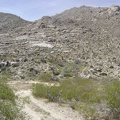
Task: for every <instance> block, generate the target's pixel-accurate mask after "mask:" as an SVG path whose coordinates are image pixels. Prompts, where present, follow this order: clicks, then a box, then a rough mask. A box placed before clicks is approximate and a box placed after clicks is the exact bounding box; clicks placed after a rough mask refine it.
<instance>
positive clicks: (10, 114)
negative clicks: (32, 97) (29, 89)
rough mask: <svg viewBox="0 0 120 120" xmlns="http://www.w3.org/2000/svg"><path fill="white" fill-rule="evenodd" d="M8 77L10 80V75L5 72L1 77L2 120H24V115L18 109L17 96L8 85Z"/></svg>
mask: <svg viewBox="0 0 120 120" xmlns="http://www.w3.org/2000/svg"><path fill="white" fill-rule="evenodd" d="M7 77H8V78H10V74H6V75H5V72H4V73H2V74H1V77H0V120H15V119H16V118H19V120H23V118H24V117H23V115H22V114H21V113H20V110H19V109H18V108H17V107H16V103H15V98H16V96H15V95H14V93H13V91H12V89H10V88H9V87H8V86H7V84H6V82H7Z"/></svg>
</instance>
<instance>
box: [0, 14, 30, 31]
mask: <svg viewBox="0 0 120 120" xmlns="http://www.w3.org/2000/svg"><path fill="white" fill-rule="evenodd" d="M29 23H30V22H28V21H26V20H23V19H22V18H20V17H18V16H16V15H12V14H9V13H1V12H0V33H3V32H9V31H12V30H14V29H15V28H18V27H23V26H26V25H27V24H29Z"/></svg>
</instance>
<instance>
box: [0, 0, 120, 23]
mask: <svg viewBox="0 0 120 120" xmlns="http://www.w3.org/2000/svg"><path fill="white" fill-rule="evenodd" d="M113 4H114V5H120V0H0V12H5V13H12V14H15V15H18V16H20V17H21V18H23V19H26V20H29V21H34V20H37V19H40V18H41V17H43V16H52V15H55V14H57V13H60V12H63V11H64V10H66V9H70V8H72V7H80V6H82V5H86V6H95V7H96V6H98V7H100V6H111V5H113Z"/></svg>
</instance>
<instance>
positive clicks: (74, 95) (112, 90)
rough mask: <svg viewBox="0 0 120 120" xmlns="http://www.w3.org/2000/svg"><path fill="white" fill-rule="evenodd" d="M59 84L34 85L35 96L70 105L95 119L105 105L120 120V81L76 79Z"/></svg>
mask: <svg viewBox="0 0 120 120" xmlns="http://www.w3.org/2000/svg"><path fill="white" fill-rule="evenodd" d="M59 84H60V85H59V86H45V85H40V84H36V85H33V95H34V96H35V97H43V98H47V99H49V100H50V101H54V102H60V103H70V106H71V107H72V108H74V109H76V110H79V111H81V112H82V113H84V114H86V115H88V116H91V117H92V118H94V119H96V118H97V117H98V116H99V111H98V109H97V108H98V106H101V105H103V104H104V105H105V106H107V107H108V108H109V110H110V111H112V114H113V115H114V116H113V117H115V118H117V119H120V81H115V82H111V83H109V82H104V81H102V82H98V81H94V80H92V79H83V78H74V79H71V80H64V81H61V82H59ZM103 109H104V108H103ZM106 116H107V115H106ZM110 119H112V118H110Z"/></svg>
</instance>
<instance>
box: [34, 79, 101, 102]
mask: <svg viewBox="0 0 120 120" xmlns="http://www.w3.org/2000/svg"><path fill="white" fill-rule="evenodd" d="M94 84H95V83H94V81H92V80H89V79H80V78H79V79H78V78H77V79H75V80H64V81H62V82H60V86H44V85H40V84H37V85H34V86H33V94H34V95H35V96H36V97H45V98H48V99H49V100H52V101H55V100H58V99H59V100H61V101H71V100H73V99H74V100H75V101H79V100H80V101H83V102H100V99H99V95H100V94H99V91H98V90H97V86H96V85H94Z"/></svg>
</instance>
